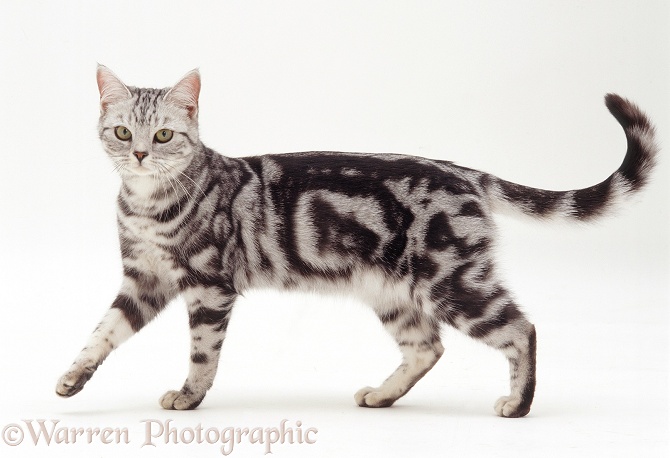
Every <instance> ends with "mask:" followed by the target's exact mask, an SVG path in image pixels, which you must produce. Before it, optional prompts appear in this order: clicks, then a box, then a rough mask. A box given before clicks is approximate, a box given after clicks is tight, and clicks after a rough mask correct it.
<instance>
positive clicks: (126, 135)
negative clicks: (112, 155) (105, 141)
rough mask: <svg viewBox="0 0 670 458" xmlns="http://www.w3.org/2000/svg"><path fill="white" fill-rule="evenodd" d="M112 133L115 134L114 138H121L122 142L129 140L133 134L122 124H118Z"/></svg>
mask: <svg viewBox="0 0 670 458" xmlns="http://www.w3.org/2000/svg"><path fill="white" fill-rule="evenodd" d="M114 133H115V134H116V138H118V139H119V140H123V141H124V142H125V141H128V140H130V139H131V138H132V137H133V134H132V133H130V131H129V130H128V129H127V128H125V127H123V126H119V127H117V128H116V129H114Z"/></svg>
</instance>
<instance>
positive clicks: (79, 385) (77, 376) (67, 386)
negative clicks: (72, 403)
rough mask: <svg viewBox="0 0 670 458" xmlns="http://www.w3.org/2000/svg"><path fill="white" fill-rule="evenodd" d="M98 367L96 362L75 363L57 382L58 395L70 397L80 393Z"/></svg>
mask: <svg viewBox="0 0 670 458" xmlns="http://www.w3.org/2000/svg"><path fill="white" fill-rule="evenodd" d="M97 368H98V366H97V365H96V364H94V363H90V364H81V363H75V364H73V365H72V367H71V368H70V370H69V371H67V372H66V373H65V374H63V376H62V377H61V378H60V379H59V380H58V383H57V384H56V394H57V395H58V396H63V397H65V398H69V397H70V396H74V395H75V394H77V393H79V392H80V391H81V390H82V389H83V388H84V385H85V384H86V382H88V381H89V380H90V378H91V377H93V373H94V372H95V370H96V369H97Z"/></svg>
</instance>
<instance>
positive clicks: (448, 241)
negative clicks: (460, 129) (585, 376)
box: [56, 66, 657, 417]
mask: <svg viewBox="0 0 670 458" xmlns="http://www.w3.org/2000/svg"><path fill="white" fill-rule="evenodd" d="M97 81H98V87H99V89H100V107H101V112H100V113H101V114H100V124H99V134H100V139H101V140H102V144H103V147H104V149H105V151H106V152H107V154H108V155H109V157H110V158H111V160H112V161H113V162H114V164H115V166H116V168H117V169H118V171H119V172H120V174H121V177H122V186H121V191H120V193H119V197H118V227H119V237H120V243H121V255H122V257H123V273H124V277H123V284H122V287H121V290H120V291H119V294H118V296H117V297H116V299H115V300H114V302H113V303H112V306H111V308H110V309H109V310H108V312H107V313H106V315H105V316H104V318H103V319H102V321H101V322H100V324H99V325H98V327H97V328H96V329H95V331H94V332H93V334H92V336H91V337H90V340H89V341H88V343H87V345H86V346H85V347H84V349H83V350H82V352H81V353H80V354H79V356H78V357H77V359H76V360H75V362H74V364H73V365H72V367H71V368H70V369H69V370H68V371H67V372H66V373H65V374H64V375H63V376H62V377H61V379H60V380H59V381H58V385H57V387H56V392H57V393H58V394H59V395H61V396H72V395H74V394H76V393H78V392H79V391H80V390H81V389H82V388H83V387H84V384H85V383H86V382H87V381H88V380H89V379H90V378H91V376H92V375H93V373H94V372H95V370H96V368H97V367H98V366H99V365H100V364H101V363H102V362H103V361H104V360H105V358H106V357H107V356H108V355H109V353H110V352H111V351H112V350H113V349H115V348H116V347H118V346H119V345H120V344H121V343H122V342H123V341H125V340H126V339H127V338H128V337H130V336H131V335H133V334H134V333H136V332H137V331H139V330H140V329H142V327H144V326H145V325H146V324H147V323H148V322H149V321H151V319H152V318H154V317H155V316H156V315H157V314H158V313H159V312H160V311H161V310H163V309H164V308H165V306H166V305H167V304H168V303H169V302H170V301H171V300H172V299H173V298H175V297H176V296H178V295H181V296H182V297H183V298H184V299H185V301H186V303H187V306H188V314H189V324H190V329H191V361H190V368H189V373H188V376H187V378H186V381H185V382H184V386H183V387H182V388H181V389H179V390H177V391H168V392H167V393H165V394H164V395H163V396H162V398H161V399H160V404H161V406H163V407H164V408H165V409H179V410H181V409H194V408H195V407H197V406H198V405H199V404H200V403H201V402H202V400H203V398H204V397H205V394H206V393H207V390H208V389H209V388H210V387H211V386H212V382H213V380H214V376H215V374H216V370H217V365H218V360H219V353H220V350H221V346H222V344H223V341H224V338H225V336H226V328H227V326H228V322H229V319H230V314H231V309H232V307H233V304H234V303H235V298H236V297H237V296H238V295H239V294H241V293H243V292H244V291H245V290H247V289H249V288H254V287H263V288H267V287H272V288H280V289H286V290H310V291H313V290H316V291H320V292H324V293H328V292H341V291H347V292H351V293H352V294H353V295H355V296H356V297H358V298H360V299H361V300H362V301H363V302H364V303H366V304H367V305H369V306H370V307H372V309H373V310H374V311H375V312H376V314H377V315H378V317H379V319H380V320H381V322H382V323H383V325H384V327H385V328H386V329H387V330H388V331H389V333H390V334H391V335H392V336H393V337H394V338H395V339H396V341H397V342H398V346H399V347H400V351H401V352H402V355H403V360H402V363H401V364H400V366H399V367H398V368H397V369H396V370H395V372H393V373H392V374H391V375H390V376H389V377H388V378H387V379H386V380H385V381H384V382H383V383H382V384H381V385H380V386H378V387H375V388H373V387H365V388H362V389H361V390H359V391H358V392H357V393H356V394H355V395H354V397H355V400H356V402H357V403H358V405H360V406H363V407H387V406H390V405H391V404H393V403H394V402H395V401H396V400H397V399H398V398H400V397H401V396H403V395H404V394H405V393H407V392H408V391H409V389H410V388H412V386H413V385H414V384H415V383H416V382H418V381H419V379H421V377H423V376H424V375H425V374H426V373H427V372H428V371H429V370H430V369H431V367H432V366H433V365H434V364H435V363H436V362H437V360H438V359H439V358H440V356H441V355H442V352H443V351H444V349H443V347H442V345H441V343H440V326H441V325H443V324H445V323H446V324H448V325H450V326H453V327H455V328H457V329H459V330H461V331H462V332H464V333H465V334H467V335H469V336H471V337H473V338H474V339H477V340H480V341H482V342H484V343H486V344H488V345H490V346H492V347H493V348H497V349H499V350H500V351H501V352H502V353H503V354H504V355H505V356H506V357H507V359H508V360H509V367H510V388H511V389H510V393H509V395H507V396H503V397H501V398H500V399H498V401H497V402H496V403H495V411H496V412H497V414H498V415H501V416H504V417H521V416H524V415H526V414H527V413H528V412H529V410H530V406H531V403H532V401H533V394H534V390H535V328H534V326H533V325H532V324H531V323H530V322H529V321H528V320H527V319H526V318H525V316H524V315H523V313H522V312H521V311H520V310H519V308H518V306H517V304H516V303H515V302H514V299H513V297H512V295H511V294H510V293H509V291H508V290H507V289H506V288H505V287H504V286H503V284H502V283H501V280H500V277H499V274H498V272H497V270H496V267H495V264H494V260H493V256H492V248H493V243H494V241H495V227H494V222H493V219H492V214H493V213H495V212H496V211H499V210H502V209H515V210H517V211H519V212H521V213H524V214H526V215H530V216H533V217H536V218H544V219H547V218H562V219H567V220H574V221H589V220H591V219H593V218H596V217H598V216H601V215H603V214H605V213H607V212H608V211H609V210H610V209H612V208H613V207H614V206H615V205H616V204H618V203H619V202H621V201H622V200H624V198H626V197H627V196H628V195H630V194H633V193H635V192H636V191H638V190H640V189H641V188H642V187H643V185H644V184H645V183H646V182H647V181H648V178H649V174H650V171H651V169H652V167H653V163H654V156H655V154H656V151H657V148H656V146H655V144H654V129H653V127H652V125H651V124H650V122H649V121H648V119H647V117H646V116H645V115H644V114H643V113H642V112H641V111H640V110H639V109H638V108H637V107H636V106H635V105H633V104H632V103H630V102H628V101H627V100H625V99H623V98H621V97H619V96H617V95H613V94H610V95H607V96H606V98H605V102H606V104H607V107H608V108H609V110H610V112H611V113H612V114H613V115H614V117H615V118H616V119H617V120H618V121H619V123H620V124H621V126H622V127H623V129H624V131H625V134H626V138H627V140H628V151H627V153H626V156H625V159H624V160H623V163H622V164H621V166H620V167H619V169H618V170H617V171H615V172H614V173H613V174H612V175H611V176H610V177H609V178H607V179H606V180H605V181H603V182H602V183H599V184H597V185H595V186H591V187H589V188H585V189H580V190H574V191H564V192H557V191H545V190H540V189H534V188H529V187H525V186H521V185H518V184H514V183H510V182H508V181H504V180H501V179H499V178H497V177H494V176H492V175H490V174H487V173H484V172H479V171H476V170H472V169H468V168H464V167H460V166H457V165H454V164H453V163H451V162H446V161H439V160H430V159H424V158H419V157H412V156H405V155H395V154H352V153H335V152H308V153H296V154H280V155H266V156H256V157H247V158H239V159H236V158H228V157H224V156H221V155H219V154H217V153H215V152H214V151H212V150H211V149H209V148H207V147H206V146H205V145H203V144H202V142H201V141H200V138H199V135H198V96H199V92H200V75H199V73H198V72H197V71H192V72H190V73H188V74H187V75H186V76H185V77H184V78H182V79H181V80H180V81H179V82H178V83H177V84H176V85H175V86H174V87H172V88H171V89H140V88H135V87H130V86H126V85H125V84H123V83H122V82H121V80H120V79H119V78H118V77H116V76H115V75H114V74H113V73H112V72H111V71H110V70H109V69H107V68H106V67H103V66H99V68H98V71H97Z"/></svg>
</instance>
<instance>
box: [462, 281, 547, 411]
mask: <svg viewBox="0 0 670 458" xmlns="http://www.w3.org/2000/svg"><path fill="white" fill-rule="evenodd" d="M494 291H495V294H493V295H492V296H491V297H489V298H488V301H487V299H486V298H484V297H483V296H482V295H480V294H479V293H475V294H474V296H475V297H476V298H477V300H478V301H479V303H480V304H485V303H487V302H488V304H487V305H486V306H485V307H482V310H481V313H482V314H481V315H480V316H478V317H477V318H471V319H469V320H465V319H456V320H455V321H452V324H454V325H455V326H456V327H457V328H458V329H460V330H461V331H463V332H465V333H466V334H468V335H469V336H471V337H473V338H475V339H477V340H481V341H482V342H484V343H486V344H487V345H489V346H491V347H493V348H496V349H498V350H501V351H502V352H503V354H504V355H505V356H506V357H507V360H508V362H509V370H510V394H509V395H508V396H503V397H501V398H500V399H498V401H496V403H495V406H494V409H495V411H496V413H497V414H498V415H500V416H501V417H511V418H515V417H523V416H525V415H527V414H528V412H530V406H531V404H532V402H533V396H534V393H535V347H536V345H535V343H536V338H535V326H533V325H532V324H531V323H530V322H529V321H528V320H527V319H526V317H525V316H524V315H523V313H522V312H521V311H520V310H519V308H518V307H517V306H516V304H515V303H514V302H513V301H512V299H511V298H510V296H509V294H508V293H507V291H506V290H504V289H503V288H502V287H500V286H498V287H496V288H495V289H494ZM493 297H495V299H493ZM469 313H470V314H471V315H475V314H477V313H474V311H473V310H472V309H471V310H470V311H469ZM461 318H463V317H461Z"/></svg>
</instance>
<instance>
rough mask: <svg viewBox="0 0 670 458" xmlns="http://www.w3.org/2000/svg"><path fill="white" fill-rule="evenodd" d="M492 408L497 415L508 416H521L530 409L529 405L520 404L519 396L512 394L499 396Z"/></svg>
mask: <svg viewBox="0 0 670 458" xmlns="http://www.w3.org/2000/svg"><path fill="white" fill-rule="evenodd" d="M493 408H494V409H495V411H496V413H497V414H498V415H499V416H501V417H508V418H517V417H523V416H524V415H526V414H527V413H528V412H529V411H530V407H523V406H522V405H521V398H518V397H513V396H503V397H501V398H500V399H498V400H497V401H496V404H495V406H494V407H493Z"/></svg>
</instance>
